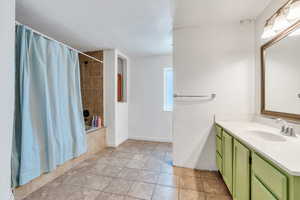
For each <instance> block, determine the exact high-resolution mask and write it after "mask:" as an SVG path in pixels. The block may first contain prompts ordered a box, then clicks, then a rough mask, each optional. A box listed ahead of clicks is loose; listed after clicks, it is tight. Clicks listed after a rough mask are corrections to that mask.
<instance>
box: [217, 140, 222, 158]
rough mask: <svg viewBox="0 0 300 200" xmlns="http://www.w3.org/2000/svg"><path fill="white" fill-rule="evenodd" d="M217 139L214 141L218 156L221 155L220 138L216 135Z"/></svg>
mask: <svg viewBox="0 0 300 200" xmlns="http://www.w3.org/2000/svg"><path fill="white" fill-rule="evenodd" d="M216 138H217V141H216V145H217V152H218V153H219V154H220V156H221V157H222V140H221V138H219V137H216Z"/></svg>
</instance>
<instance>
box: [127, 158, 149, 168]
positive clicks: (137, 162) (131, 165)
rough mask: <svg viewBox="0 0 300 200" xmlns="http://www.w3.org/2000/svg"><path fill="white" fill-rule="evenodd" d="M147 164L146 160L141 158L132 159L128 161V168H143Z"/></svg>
mask: <svg viewBox="0 0 300 200" xmlns="http://www.w3.org/2000/svg"><path fill="white" fill-rule="evenodd" d="M144 166H145V162H143V161H141V160H131V161H130V162H129V163H127V165H126V167H127V168H133V169H142V168H144Z"/></svg>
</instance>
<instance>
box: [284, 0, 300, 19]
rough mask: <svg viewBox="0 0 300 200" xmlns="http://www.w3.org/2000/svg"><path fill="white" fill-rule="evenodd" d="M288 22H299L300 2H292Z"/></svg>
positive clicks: (297, 0)
mask: <svg viewBox="0 0 300 200" xmlns="http://www.w3.org/2000/svg"><path fill="white" fill-rule="evenodd" d="M287 19H288V20H298V19H300V0H293V1H292V2H291V5H290V8H289V11H288V14H287Z"/></svg>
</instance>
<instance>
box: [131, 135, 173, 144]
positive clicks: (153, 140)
mask: <svg viewBox="0 0 300 200" xmlns="http://www.w3.org/2000/svg"><path fill="white" fill-rule="evenodd" d="M129 139H131V140H142V141H150V142H169V143H170V142H172V140H171V139H169V138H152V137H139V136H133V137H132V136H130V137H129Z"/></svg>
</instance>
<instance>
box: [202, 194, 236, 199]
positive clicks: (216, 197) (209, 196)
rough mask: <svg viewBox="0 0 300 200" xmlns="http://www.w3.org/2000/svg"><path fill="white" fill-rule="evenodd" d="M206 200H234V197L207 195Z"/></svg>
mask: <svg viewBox="0 0 300 200" xmlns="http://www.w3.org/2000/svg"><path fill="white" fill-rule="evenodd" d="M206 200H232V197H231V196H229V195H226V196H224V195H217V194H207V195H206Z"/></svg>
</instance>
